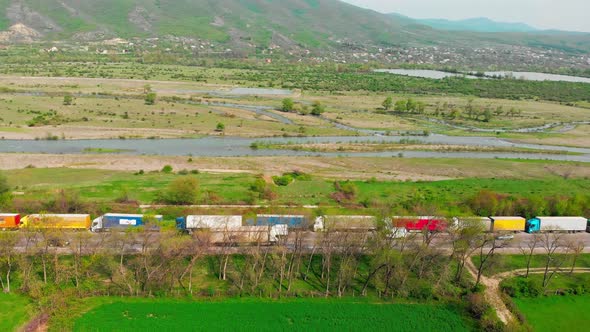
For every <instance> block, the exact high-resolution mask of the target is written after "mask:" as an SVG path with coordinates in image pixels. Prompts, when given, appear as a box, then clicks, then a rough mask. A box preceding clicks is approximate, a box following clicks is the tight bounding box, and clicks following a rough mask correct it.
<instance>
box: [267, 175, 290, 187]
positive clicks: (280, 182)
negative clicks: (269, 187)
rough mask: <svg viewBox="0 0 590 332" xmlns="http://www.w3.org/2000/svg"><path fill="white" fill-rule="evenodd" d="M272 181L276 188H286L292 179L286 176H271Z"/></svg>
mask: <svg viewBox="0 0 590 332" xmlns="http://www.w3.org/2000/svg"><path fill="white" fill-rule="evenodd" d="M272 180H273V182H274V183H275V184H276V185H277V186H281V187H286V186H288V185H290V184H291V183H292V182H293V177H292V176H291V175H289V174H286V175H283V176H273V177H272Z"/></svg>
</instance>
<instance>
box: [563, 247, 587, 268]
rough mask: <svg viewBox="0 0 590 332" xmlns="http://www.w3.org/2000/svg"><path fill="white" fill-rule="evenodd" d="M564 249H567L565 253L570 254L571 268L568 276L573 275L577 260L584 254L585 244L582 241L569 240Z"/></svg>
mask: <svg viewBox="0 0 590 332" xmlns="http://www.w3.org/2000/svg"><path fill="white" fill-rule="evenodd" d="M566 247H567V248H568V250H567V251H569V252H571V253H572V268H571V269H570V274H571V273H574V270H575V269H576V263H577V262H578V258H579V257H580V255H581V254H582V253H583V252H584V249H585V247H586V244H585V243H584V241H574V240H570V241H568V242H567V243H566Z"/></svg>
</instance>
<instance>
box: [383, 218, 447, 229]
mask: <svg viewBox="0 0 590 332" xmlns="http://www.w3.org/2000/svg"><path fill="white" fill-rule="evenodd" d="M392 225H393V227H403V228H405V229H406V230H407V231H408V232H422V231H429V232H442V231H444V230H446V229H447V221H446V220H445V219H444V218H439V217H393V218H392Z"/></svg>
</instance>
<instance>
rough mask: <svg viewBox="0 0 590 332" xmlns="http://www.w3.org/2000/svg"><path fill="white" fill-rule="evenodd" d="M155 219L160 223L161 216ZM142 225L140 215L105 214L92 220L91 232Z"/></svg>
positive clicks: (142, 220) (141, 216)
mask: <svg viewBox="0 0 590 332" xmlns="http://www.w3.org/2000/svg"><path fill="white" fill-rule="evenodd" d="M155 218H156V220H157V221H162V216H155ZM144 224H145V223H144V216H143V215H141V214H114V213H107V214H105V215H104V216H102V217H99V218H97V219H95V220H94V222H93V223H92V231H100V230H108V229H121V228H130V227H139V226H143V225H144Z"/></svg>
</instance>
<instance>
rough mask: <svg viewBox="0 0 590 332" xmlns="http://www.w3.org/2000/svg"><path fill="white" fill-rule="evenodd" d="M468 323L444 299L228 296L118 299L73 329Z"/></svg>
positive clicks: (395, 327)
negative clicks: (214, 299) (379, 300)
mask: <svg viewBox="0 0 590 332" xmlns="http://www.w3.org/2000/svg"><path fill="white" fill-rule="evenodd" d="M197 317H198V318H197ZM228 317H232V318H231V319H227V318H228ZM196 318H197V319H196ZM468 326H469V325H468V324H466V322H465V321H464V320H463V319H462V317H461V315H460V314H459V313H458V312H457V311H456V310H455V309H452V308H447V307H444V306H439V305H427V304H386V303H378V304H372V303H367V302H361V303H354V302H347V301H345V300H342V301H321V300H319V301H317V300H316V301H313V300H298V301H286V302H264V301H241V302H236V301H232V300H227V301H224V302H213V303H194V302H189V303H182V302H167V301H157V302H147V301H141V302H136V303H133V302H131V303H129V302H114V303H112V304H106V305H102V306H99V307H98V308H95V309H93V310H91V311H89V312H88V313H86V314H84V315H83V316H82V317H81V318H79V319H77V321H76V322H75V324H74V329H73V330H74V331H112V330H134V331H140V330H159V331H162V330H170V331H171V330H179V329H182V330H185V331H210V330H211V329H221V330H229V331H252V330H259V331H301V330H307V331H312V330H322V331H341V330H354V331H360V330H363V331H383V330H389V331H408V330H415V331H468V330H469V327H468Z"/></svg>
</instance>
